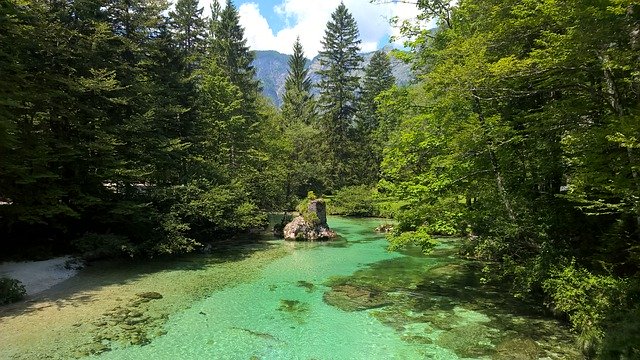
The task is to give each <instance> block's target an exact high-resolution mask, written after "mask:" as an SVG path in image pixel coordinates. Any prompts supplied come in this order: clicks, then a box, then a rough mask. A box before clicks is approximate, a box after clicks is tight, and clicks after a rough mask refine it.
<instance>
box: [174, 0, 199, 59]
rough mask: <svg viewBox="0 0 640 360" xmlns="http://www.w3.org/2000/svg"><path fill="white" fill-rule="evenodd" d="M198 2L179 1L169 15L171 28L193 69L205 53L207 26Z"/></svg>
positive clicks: (192, 0) (189, 0)
mask: <svg viewBox="0 0 640 360" xmlns="http://www.w3.org/2000/svg"><path fill="white" fill-rule="evenodd" d="M202 10H203V8H199V7H198V0H178V1H177V2H176V7H175V10H174V11H172V12H170V13H169V16H170V17H171V28H172V30H173V33H174V36H175V40H176V42H177V44H178V47H179V48H180V49H181V50H182V51H183V56H184V57H185V58H186V59H187V62H188V64H189V68H193V67H194V66H195V64H196V63H197V62H198V60H199V58H200V56H201V55H202V53H203V52H204V45H205V36H206V24H205V20H204V19H203V18H202Z"/></svg>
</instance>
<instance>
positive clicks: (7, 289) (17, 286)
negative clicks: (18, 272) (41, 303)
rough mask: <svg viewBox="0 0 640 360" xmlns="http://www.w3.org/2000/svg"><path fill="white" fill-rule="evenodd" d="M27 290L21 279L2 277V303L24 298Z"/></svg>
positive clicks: (0, 289)
mask: <svg viewBox="0 0 640 360" xmlns="http://www.w3.org/2000/svg"><path fill="white" fill-rule="evenodd" d="M26 295H27V290H26V289H25V288H24V285H22V283H21V282H20V281H19V280H16V279H9V278H0V305H5V304H10V303H14V302H16V301H20V300H22V299H24V297H25V296H26Z"/></svg>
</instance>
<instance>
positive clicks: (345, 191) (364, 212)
mask: <svg viewBox="0 0 640 360" xmlns="http://www.w3.org/2000/svg"><path fill="white" fill-rule="evenodd" d="M327 198H328V199H329V202H328V204H327V211H328V213H330V214H333V215H345V216H364V217H383V218H393V217H394V216H396V215H397V214H398V213H399V212H400V209H401V208H402V206H403V205H405V203H404V202H403V201H399V200H398V199H397V198H395V197H392V196H386V195H384V194H381V193H379V192H378V191H377V190H376V189H375V188H372V187H369V186H367V185H354V186H345V187H343V188H342V189H340V190H338V191H336V193H335V194H334V195H333V196H330V197H327Z"/></svg>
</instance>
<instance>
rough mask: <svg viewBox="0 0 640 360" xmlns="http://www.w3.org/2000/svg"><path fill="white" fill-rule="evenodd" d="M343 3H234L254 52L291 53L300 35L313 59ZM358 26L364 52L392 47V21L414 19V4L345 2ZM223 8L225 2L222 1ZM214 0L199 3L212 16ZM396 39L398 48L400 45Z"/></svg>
mask: <svg viewBox="0 0 640 360" xmlns="http://www.w3.org/2000/svg"><path fill="white" fill-rule="evenodd" d="M340 1H341V0H235V1H234V4H235V5H236V7H237V8H238V13H239V14H240V24H241V25H242V26H243V27H244V29H245V37H246V38H247V43H248V45H249V46H250V47H251V49H252V50H276V51H278V52H281V53H284V54H291V52H292V48H293V43H294V41H295V39H296V37H297V36H300V42H301V43H302V46H303V48H304V52H305V55H306V56H307V57H308V58H312V57H314V56H316V55H317V54H318V51H320V50H321V48H322V45H321V44H320V41H321V40H322V37H323V36H324V31H325V28H326V25H327V22H328V21H329V20H330V19H331V13H332V12H333V11H334V10H335V9H336V8H337V7H338V5H340ZM343 1H344V4H345V6H346V7H347V8H348V9H349V11H350V12H351V14H352V15H353V16H354V18H355V19H356V21H357V23H358V29H359V31H360V39H361V40H362V43H361V50H362V51H363V52H370V51H374V50H376V49H380V48H382V47H383V46H385V45H388V44H389V39H390V38H391V37H392V36H397V35H399V32H398V29H397V28H395V27H394V26H392V25H391V24H390V23H389V20H390V19H392V18H394V17H398V18H400V19H412V18H415V17H416V16H417V15H418V10H417V9H416V7H415V5H412V4H406V3H400V2H396V0H386V2H387V3H385V4H371V3H370V1H369V0H343ZM220 3H222V4H223V5H224V3H225V1H224V0H222V1H220ZM210 4H211V0H200V5H201V6H202V7H204V9H205V11H204V12H205V15H209V14H210V13H211V12H210V10H209V9H210ZM401 44H402V40H401V39H397V40H396V41H395V45H398V46H399V45H401Z"/></svg>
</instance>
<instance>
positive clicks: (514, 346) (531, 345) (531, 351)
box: [495, 338, 541, 360]
mask: <svg viewBox="0 0 640 360" xmlns="http://www.w3.org/2000/svg"><path fill="white" fill-rule="evenodd" d="M496 352H497V354H496V356H495V359H496V360H534V359H538V357H539V356H540V353H541V351H540V346H538V344H537V343H536V342H535V341H533V340H531V339H528V338H512V339H507V340H505V341H503V342H501V343H500V344H499V345H498V346H497V347H496Z"/></svg>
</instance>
